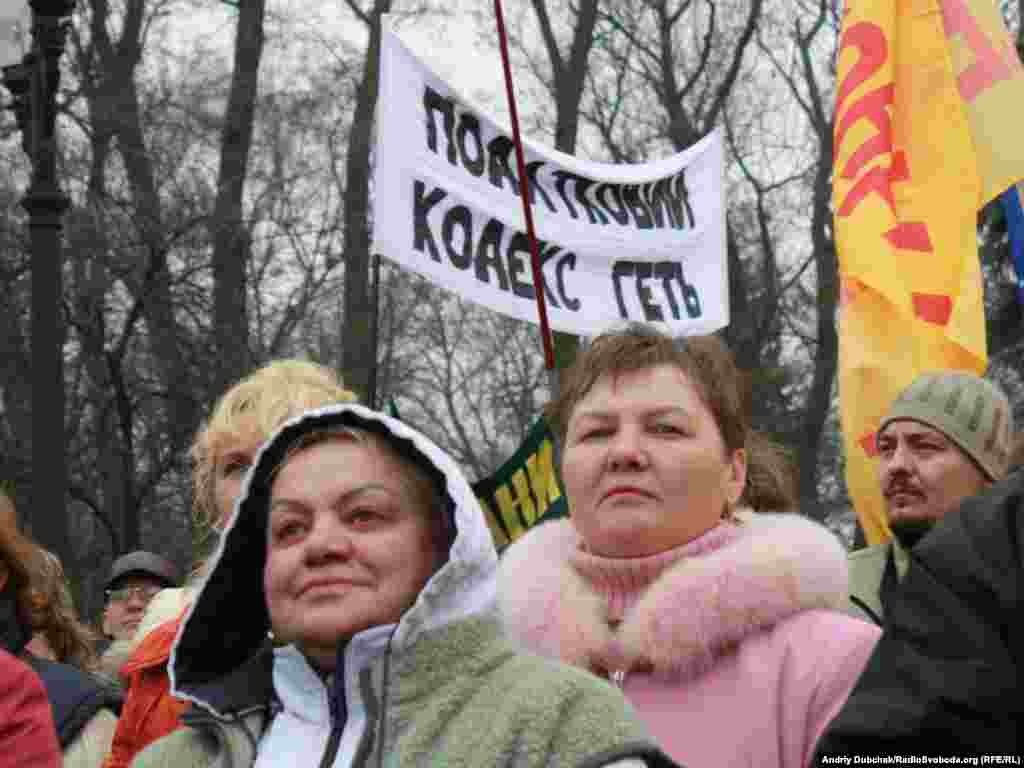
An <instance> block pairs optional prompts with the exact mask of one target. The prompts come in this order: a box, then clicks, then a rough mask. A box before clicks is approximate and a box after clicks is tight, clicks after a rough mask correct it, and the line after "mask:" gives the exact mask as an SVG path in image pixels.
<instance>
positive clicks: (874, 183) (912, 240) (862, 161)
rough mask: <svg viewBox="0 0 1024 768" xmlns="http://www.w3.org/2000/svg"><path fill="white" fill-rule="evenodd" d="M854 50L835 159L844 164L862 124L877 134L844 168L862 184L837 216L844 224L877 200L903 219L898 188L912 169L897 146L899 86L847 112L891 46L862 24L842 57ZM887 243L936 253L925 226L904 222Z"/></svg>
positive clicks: (846, 38)
mask: <svg viewBox="0 0 1024 768" xmlns="http://www.w3.org/2000/svg"><path fill="white" fill-rule="evenodd" d="M848 49H851V50H855V51H856V52H857V54H858V57H857V60H856V62H854V64H853V66H852V67H851V68H850V71H849V72H848V73H847V75H846V77H845V78H843V81H842V83H840V86H839V93H838V95H837V99H836V102H837V108H836V114H837V116H838V117H837V120H836V128H835V139H834V142H833V146H834V150H833V151H834V155H835V158H836V159H838V157H839V151H840V149H841V148H842V146H843V142H844V141H846V138H847V134H848V133H849V132H850V129H851V128H852V127H853V126H854V125H856V124H857V123H859V122H860V121H861V120H867V121H869V122H870V123H871V125H872V126H873V127H874V129H875V133H874V135H873V136H871V137H870V138H868V139H866V140H864V141H863V142H862V143H861V144H860V145H859V146H858V147H857V148H856V149H855V150H854V151H853V152H852V153H851V154H850V156H849V158H848V159H847V161H846V163H845V165H844V166H843V169H842V172H841V173H840V177H841V178H844V179H856V181H854V183H853V184H852V185H851V187H850V189H849V191H847V193H846V195H845V197H844V198H843V200H842V203H841V204H840V205H839V208H838V210H837V211H836V215H837V216H839V217H842V218H846V217H848V216H850V215H851V214H852V213H853V212H854V211H855V210H856V209H857V206H859V205H860V204H861V203H862V202H863V201H864V200H865V199H866V198H867V197H868V196H869V195H871V194H876V195H878V196H879V197H880V198H882V200H884V201H885V204H886V205H887V206H888V207H889V210H890V211H892V213H893V214H894V215H898V214H897V211H896V201H895V197H894V193H893V188H892V185H893V184H894V183H896V182H900V181H907V180H908V179H909V178H910V165H909V163H908V162H907V155H906V153H905V152H904V151H902V150H897V149H895V147H894V146H893V129H892V108H893V105H894V100H895V93H896V91H895V86H894V85H893V83H891V82H890V83H885V84H883V85H880V86H878V87H876V88H873V89H872V90H870V91H869V92H868V93H866V94H864V95H863V96H861V97H860V98H858V99H857V100H856V101H855V102H854V103H853V104H852V105H850V106H849V107H848V108H846V109H844V107H845V106H846V102H847V100H848V99H849V97H850V95H851V94H852V93H853V91H854V90H855V89H856V88H857V87H858V86H860V85H862V84H863V83H865V82H866V81H867V80H868V79H869V78H870V77H871V76H872V75H874V74H876V73H877V72H878V71H879V70H880V69H881V68H882V67H883V66H884V65H885V63H886V60H887V58H888V55H889V41H888V40H887V39H886V36H885V32H884V31H883V30H882V28H881V27H879V26H878V25H877V24H871V23H868V22H859V23H857V24H854V25H853V26H851V27H849V28H848V29H847V30H846V32H845V33H844V34H843V39H842V43H841V45H840V55H841V54H842V52H843V51H845V50H848ZM885 155H890V157H891V158H892V159H891V164H890V165H888V166H884V165H879V166H875V167H873V168H868V170H867V171H866V172H865V171H864V169H865V168H867V167H868V166H869V165H870V164H871V163H872V162H873V161H874V160H877V159H878V158H879V157H883V156H885ZM884 237H885V238H886V239H887V240H888V241H889V243H891V244H892V245H893V247H895V248H899V249H901V250H907V251H921V252H931V251H932V241H931V237H930V236H929V234H928V226H927V225H926V224H925V223H924V222H900V223H898V224H897V225H896V226H895V227H893V228H892V229H890V230H889V231H888V232H886V233H885V234H884Z"/></svg>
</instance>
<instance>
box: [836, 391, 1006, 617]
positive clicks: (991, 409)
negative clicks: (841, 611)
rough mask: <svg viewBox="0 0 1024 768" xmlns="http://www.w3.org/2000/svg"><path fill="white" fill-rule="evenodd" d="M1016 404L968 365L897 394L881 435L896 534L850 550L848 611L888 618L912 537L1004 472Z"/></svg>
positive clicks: (883, 474) (884, 481)
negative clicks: (890, 599) (887, 603)
mask: <svg viewBox="0 0 1024 768" xmlns="http://www.w3.org/2000/svg"><path fill="white" fill-rule="evenodd" d="M1012 434H1013V411H1012V410H1011V408H1010V404H1009V402H1008V401H1007V398H1006V395H1005V394H1004V393H1003V392H1002V390H1000V389H999V388H998V387H997V386H995V385H994V384H992V383H991V382H989V381H986V380H985V379H982V378H980V377H979V376H975V375H973V374H971V373H967V372H965V371H933V372H929V373H925V374H922V375H921V376H919V377H918V378H917V379H916V380H915V381H914V382H913V383H912V384H911V385H910V386H909V387H907V388H906V389H905V390H903V392H902V393H900V395H899V397H897V398H896V400H895V401H893V403H892V405H891V406H890V408H889V412H888V413H887V414H886V416H885V418H884V419H883V420H882V422H881V425H880V426H879V428H878V433H877V436H876V446H877V448H878V457H879V464H878V474H879V482H880V484H881V488H882V495H883V496H884V497H885V504H886V514H887V517H888V522H889V527H890V528H891V529H892V532H893V539H892V540H890V541H888V542H886V543H884V544H875V545H873V546H870V547H865V548H864V549H859V550H857V551H855V552H853V553H851V554H850V604H849V606H848V609H847V611H848V612H849V613H850V614H852V615H854V616H858V617H859V618H862V619H865V620H867V621H872V622H874V623H876V624H879V625H882V624H883V623H884V618H885V595H886V593H887V592H888V591H890V590H891V589H893V588H894V587H895V586H896V585H897V584H899V582H900V581H902V579H903V576H904V574H905V573H906V570H907V564H908V561H909V557H908V552H909V550H910V548H911V547H913V546H914V544H916V543H917V541H918V540H919V539H920V538H921V537H922V536H923V535H924V534H925V533H926V532H927V531H929V530H930V529H931V527H932V526H933V525H934V524H935V522H936V521H937V520H939V519H941V518H942V517H943V516H944V515H945V514H946V513H947V512H951V511H953V510H955V509H956V508H957V507H958V506H959V505H960V502H961V501H962V500H963V499H965V498H967V497H970V496H975V495H977V494H978V493H980V492H981V491H983V490H984V489H985V488H987V487H988V486H989V485H991V484H992V483H993V482H995V481H998V480H1001V479H1002V478H1003V477H1005V476H1006V473H1007V469H1008V467H1009V463H1010V447H1011V441H1012V437H1011V436H1012Z"/></svg>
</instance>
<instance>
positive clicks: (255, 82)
mask: <svg viewBox="0 0 1024 768" xmlns="http://www.w3.org/2000/svg"><path fill="white" fill-rule="evenodd" d="M264 11H265V0H241V2H240V3H239V4H238V27H237V30H236V32H235V69H234V73H233V74H232V77H231V91H230V93H229V94H228V103H227V108H226V110H225V113H224V129H223V132H222V134H221V146H220V174H219V178H218V182H217V202H216V204H215V206H214V211H213V226H214V230H215V233H216V234H215V236H214V250H213V321H214V338H215V340H216V350H217V365H218V372H217V377H216V381H215V391H217V392H223V391H225V390H226V389H227V388H228V387H229V386H231V384H233V383H234V382H235V381H237V380H238V379H239V378H241V377H242V376H243V375H245V373H246V372H247V371H248V370H249V367H250V365H251V355H250V351H249V324H248V315H247V312H246V306H245V303H246V302H245V296H246V265H247V264H248V260H249V238H248V234H247V230H246V227H245V225H244V223H243V221H242V194H243V190H244V184H245V174H246V168H247V167H248V162H249V149H250V147H251V145H252V133H253V121H254V117H255V113H256V96H257V91H258V88H259V68H260V56H261V54H262V51H263V16H264Z"/></svg>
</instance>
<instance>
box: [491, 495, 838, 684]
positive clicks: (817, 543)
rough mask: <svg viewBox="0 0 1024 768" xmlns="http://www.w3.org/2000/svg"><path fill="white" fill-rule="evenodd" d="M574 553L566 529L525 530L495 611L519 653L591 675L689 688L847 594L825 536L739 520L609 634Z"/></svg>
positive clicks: (697, 549) (777, 523) (596, 594)
mask: <svg viewBox="0 0 1024 768" xmlns="http://www.w3.org/2000/svg"><path fill="white" fill-rule="evenodd" d="M578 547H579V537H578V536H577V534H576V531H575V529H574V528H573V526H572V523H571V522H570V521H568V520H560V521H556V522H551V523H546V524H544V525H540V526H538V527H536V528H534V529H533V530H531V531H530V532H529V533H527V534H526V535H525V536H523V537H522V538H521V539H520V540H519V541H517V542H516V543H515V544H513V545H512V546H511V547H510V548H509V549H508V550H507V551H506V553H505V555H504V557H503V558H502V560H501V563H500V565H499V571H498V602H499V608H500V611H501V616H502V620H503V622H504V624H505V626H506V628H507V629H508V631H509V633H510V634H511V635H512V636H513V637H515V638H516V639H517V640H518V641H519V642H521V643H522V644H523V645H524V646H525V647H527V648H528V649H530V650H532V651H534V652H536V653H540V654H542V655H546V656H552V657H556V658H561V659H562V660H563V661H566V662H568V663H571V664H574V665H577V666H581V667H586V668H589V669H593V670H596V671H607V672H612V671H618V670H621V671H646V672H651V673H652V674H653V675H654V676H656V677H658V678H663V679H668V680H678V681H685V680H689V679H693V678H695V677H697V676H698V675H700V674H702V673H703V672H705V671H707V670H708V669H710V668H711V666H713V665H714V663H715V661H716V660H717V659H718V658H719V657H720V656H722V655H723V654H726V653H728V652H729V650H730V649H732V648H734V647H735V646H737V645H739V644H740V643H741V642H742V641H743V640H744V638H746V637H747V636H749V635H751V634H754V633H756V632H760V631H763V630H767V629H770V628H771V627H773V626H775V625H776V624H778V623H779V622H781V621H783V620H785V619H787V618H789V617H790V616H793V615H794V614H796V613H799V612H801V611H805V610H809V609H814V608H828V609H838V608H840V607H841V606H842V605H843V604H844V603H845V602H846V600H847V596H848V574H847V563H846V552H845V550H844V549H843V546H842V544H841V543H840V542H839V540H838V539H837V538H836V537H835V536H834V535H833V534H832V533H831V532H830V531H828V530H827V529H826V528H824V527H823V526H821V525H818V524H817V523H814V522H812V521H811V520H808V519H807V518H805V517H802V516H800V515H796V514H757V513H753V512H750V511H744V512H742V513H741V514H740V522H739V523H738V524H733V523H722V524H721V525H719V526H718V527H716V528H714V529H712V530H711V531H709V532H708V533H706V534H704V535H703V536H701V537H700V538H698V539H696V540H695V541H693V542H691V543H690V544H688V545H686V547H685V548H684V551H683V556H682V557H681V558H680V559H679V560H677V561H676V562H674V563H673V564H671V565H670V566H668V567H667V568H666V569H665V570H664V571H662V572H661V574H660V575H659V576H658V577H657V578H656V579H655V580H654V581H653V582H652V583H651V584H650V585H649V586H648V587H647V588H646V589H644V590H643V592H642V593H641V594H640V595H639V596H638V597H637V599H636V602H635V603H633V605H632V608H631V609H630V610H629V611H628V612H627V613H626V615H625V616H624V617H623V620H622V623H621V624H620V625H619V626H618V628H617V629H616V630H613V629H611V628H610V627H609V625H608V622H607V606H608V598H607V595H606V594H604V593H602V592H601V591H600V590H598V589H596V588H595V587H594V585H593V584H592V583H591V582H590V581H589V580H588V579H586V578H585V577H584V575H583V574H582V573H581V572H580V571H579V570H578V569H577V568H576V567H575V566H574V564H573V557H574V555H575V554H576V553H577V552H578Z"/></svg>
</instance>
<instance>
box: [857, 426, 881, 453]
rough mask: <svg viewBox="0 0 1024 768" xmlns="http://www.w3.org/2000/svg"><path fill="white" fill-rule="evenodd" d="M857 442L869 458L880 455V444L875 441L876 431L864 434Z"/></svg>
mask: <svg viewBox="0 0 1024 768" xmlns="http://www.w3.org/2000/svg"><path fill="white" fill-rule="evenodd" d="M857 443H858V444H859V445H860V447H861V450H863V451H864V453H866V454H867V456H868V458H869V459H873V458H875V457H876V456H877V455H878V445H877V444H876V443H875V433H874V432H868V433H867V434H866V435H863V436H862V437H861V438H860V440H858V441H857Z"/></svg>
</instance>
